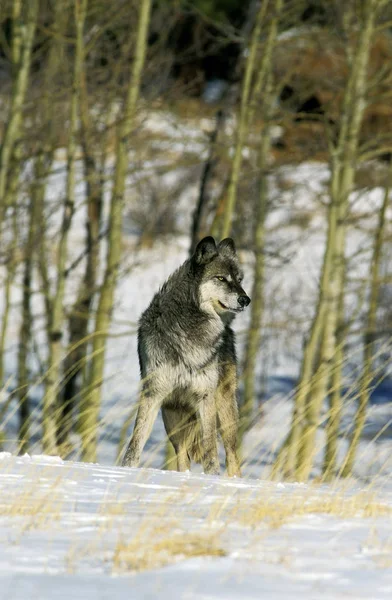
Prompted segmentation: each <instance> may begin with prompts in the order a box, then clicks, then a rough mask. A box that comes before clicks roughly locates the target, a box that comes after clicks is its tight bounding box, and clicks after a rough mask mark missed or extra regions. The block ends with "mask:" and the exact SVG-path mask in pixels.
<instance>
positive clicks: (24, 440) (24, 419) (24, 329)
mask: <svg viewBox="0 0 392 600" xmlns="http://www.w3.org/2000/svg"><path fill="white" fill-rule="evenodd" d="M34 200H35V198H34V190H31V196H30V202H29V212H28V214H29V224H28V234H27V240H26V247H25V249H24V253H25V258H24V267H23V294H22V321H21V325H20V330H19V344H18V393H17V397H18V408H19V433H18V438H19V444H18V445H19V452H20V453H21V454H24V453H25V452H27V451H28V448H29V441H30V424H31V423H30V407H29V398H28V383H29V375H28V367H27V358H28V353H29V348H30V343H31V323H32V316H31V293H32V285H31V284H32V276H33V261H34V255H35V252H34V248H35V246H36V239H37V232H38V227H39V223H38V220H39V211H38V209H39V205H38V204H37V203H36V202H35V201H34Z"/></svg>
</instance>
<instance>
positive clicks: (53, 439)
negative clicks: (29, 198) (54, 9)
mask: <svg viewBox="0 0 392 600" xmlns="http://www.w3.org/2000/svg"><path fill="white" fill-rule="evenodd" d="M74 9H75V26H76V48H75V62H74V73H73V84H72V98H71V114H70V125H69V140H68V149H67V183H66V198H65V205H64V213H63V221H62V225H61V233H60V241H59V245H58V249H57V264H56V270H57V281H56V289H55V293H54V296H53V299H52V314H51V321H50V335H49V360H48V375H47V380H46V391H45V396H44V402H43V440H42V444H43V449H44V451H45V452H46V453H53V452H56V450H57V425H58V423H57V420H58V413H57V411H58V402H57V400H58V387H59V382H60V381H61V378H62V355H63V348H62V328H63V322H64V306H63V302H64V290H65V281H66V278H65V265H66V260H67V254H68V234H69V230H70V227H71V222H72V217H73V212H74V204H75V168H76V164H75V156H76V144H77V140H76V137H77V130H78V103H79V90H80V75H81V69H82V61H83V52H84V50H83V48H84V43H83V30H84V23H85V19H86V13H87V0H75V5H74Z"/></svg>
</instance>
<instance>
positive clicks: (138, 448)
mask: <svg viewBox="0 0 392 600" xmlns="http://www.w3.org/2000/svg"><path fill="white" fill-rule="evenodd" d="M159 407H160V402H159V399H158V398H156V397H154V396H146V395H145V394H142V395H141V398H140V401H139V408H138V411H137V416H136V421H135V427H134V430H133V434H132V438H131V441H130V442H129V446H128V448H127V451H126V452H125V455H124V458H123V461H122V466H123V467H137V466H139V462H140V457H141V454H142V452H143V448H144V446H145V444H146V442H147V440H148V438H149V436H150V433H151V430H152V427H153V425H154V421H155V419H156V417H157V414H158V410H159Z"/></svg>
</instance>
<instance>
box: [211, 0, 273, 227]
mask: <svg viewBox="0 0 392 600" xmlns="http://www.w3.org/2000/svg"><path fill="white" fill-rule="evenodd" d="M268 4H269V1H268V0H265V1H263V2H261V4H260V8H259V11H258V13H257V16H256V22H255V26H254V29H253V33H252V38H251V42H250V46H249V55H248V58H247V60H246V67H245V74H244V81H243V86H242V94H241V103H240V114H239V116H238V126H237V140H236V145H235V149H234V157H233V163H232V168H231V173H230V179H229V185H228V190H227V197H226V202H225V206H224V213H223V218H222V231H221V238H225V237H227V236H228V235H230V230H231V223H232V220H233V214H234V207H235V203H236V199H237V187H238V180H239V177H240V172H241V164H242V150H243V147H244V142H245V140H246V136H247V133H248V127H249V122H248V110H249V98H250V94H251V86H252V77H253V74H254V72H255V66H256V59H257V50H258V47H259V43H260V34H261V28H262V24H263V21H264V18H265V14H266V12H267V8H268Z"/></svg>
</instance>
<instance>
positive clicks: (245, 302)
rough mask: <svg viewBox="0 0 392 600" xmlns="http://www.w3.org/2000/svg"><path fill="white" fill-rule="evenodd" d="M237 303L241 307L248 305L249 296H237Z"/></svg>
mask: <svg viewBox="0 0 392 600" xmlns="http://www.w3.org/2000/svg"><path fill="white" fill-rule="evenodd" d="M238 304H239V305H240V306H241V308H245V306H248V305H249V304H250V298H249V296H238Z"/></svg>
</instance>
